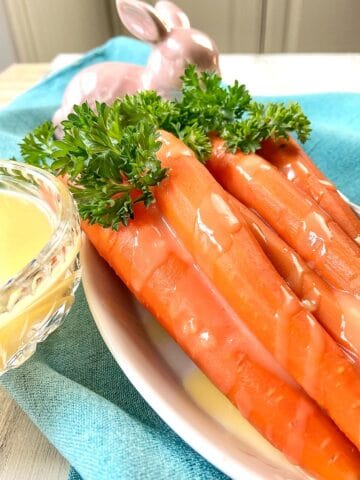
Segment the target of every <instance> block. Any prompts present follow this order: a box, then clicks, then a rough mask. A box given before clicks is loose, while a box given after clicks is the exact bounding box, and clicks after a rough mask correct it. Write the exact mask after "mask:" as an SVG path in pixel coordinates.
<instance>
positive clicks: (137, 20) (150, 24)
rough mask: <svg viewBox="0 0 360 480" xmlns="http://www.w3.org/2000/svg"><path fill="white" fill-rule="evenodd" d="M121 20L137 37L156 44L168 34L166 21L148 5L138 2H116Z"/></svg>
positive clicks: (132, 0) (127, 0) (126, 0)
mask: <svg viewBox="0 0 360 480" xmlns="http://www.w3.org/2000/svg"><path fill="white" fill-rule="evenodd" d="M116 6H117V10H118V13H119V17H120V20H121V21H122V23H123V24H124V25H125V27H126V28H127V29H128V30H129V32H130V33H132V34H133V35H134V36H135V37H137V38H139V39H140V40H143V41H145V42H151V43H156V42H159V41H160V40H162V39H163V38H164V37H165V36H166V35H167V33H168V31H167V28H166V26H165V23H164V21H163V20H162V19H161V18H160V16H159V15H158V13H157V12H156V11H155V9H154V8H153V7H152V6H151V5H149V4H148V3H145V2H141V1H138V0H116Z"/></svg>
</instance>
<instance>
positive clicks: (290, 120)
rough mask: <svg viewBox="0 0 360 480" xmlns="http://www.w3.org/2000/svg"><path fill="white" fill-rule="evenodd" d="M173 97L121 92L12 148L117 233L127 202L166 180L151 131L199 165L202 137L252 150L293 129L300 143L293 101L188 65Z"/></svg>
mask: <svg viewBox="0 0 360 480" xmlns="http://www.w3.org/2000/svg"><path fill="white" fill-rule="evenodd" d="M182 82H183V84H182V96H181V98H180V99H179V100H173V101H168V100H164V99H162V98H161V97H159V95H158V94H157V93H156V92H153V91H145V92H139V93H137V94H135V95H126V96H125V97H123V98H119V99H117V100H115V102H114V103H113V105H111V106H108V105H105V104H100V103H97V104H96V109H95V111H92V110H91V108H90V107H89V106H88V105H87V104H83V105H81V106H75V107H74V113H71V114H70V115H69V117H68V119H67V120H65V121H64V122H62V128H63V138H62V139H61V140H55V139H54V133H55V129H54V127H53V126H52V124H51V123H50V122H45V123H43V124H42V125H40V126H39V127H38V128H36V129H35V130H34V131H33V132H32V133H29V134H28V135H27V136H26V137H25V138H24V139H23V141H22V143H21V144H20V146H21V154H22V156H23V158H24V160H25V161H26V162H28V163H30V164H32V165H36V166H39V167H41V168H46V169H48V170H50V171H51V172H52V173H54V174H56V175H66V176H67V178H68V183H69V188H70V190H71V191H72V193H73V195H74V197H75V199H76V200H77V203H78V207H79V212H80V215H81V217H82V218H83V219H84V220H88V221H89V222H90V223H98V224H100V225H102V226H104V227H111V228H113V229H118V228H119V225H120V224H123V225H127V223H128V221H129V219H131V218H133V216H134V204H135V203H137V202H144V204H145V205H146V206H148V205H150V204H151V203H152V202H153V201H154V196H153V192H152V187H153V186H155V185H158V184H159V183H160V182H161V181H162V180H163V179H164V178H165V176H166V170H165V169H163V168H161V164H160V162H159V160H158V159H157V152H158V150H159V148H160V146H161V143H160V142H159V141H158V140H157V130H158V129H164V130H168V131H169V132H171V133H173V134H174V135H176V136H177V137H179V138H180V139H181V140H182V141H183V142H184V143H185V144H186V145H188V146H189V147H190V148H191V149H192V150H193V151H194V152H195V154H196V155H197V157H198V158H199V160H200V161H202V162H206V159H207V157H208V156H209V154H210V152H211V144H210V139H209V134H210V133H211V132H217V134H218V135H220V136H221V137H222V138H224V140H225V141H226V144H227V148H228V149H229V150H231V151H236V150H237V149H239V148H240V149H241V150H242V151H244V152H245V153H250V152H255V151H256V150H257V149H258V148H260V146H261V142H262V141H263V140H265V139H267V138H269V137H274V138H280V137H284V138H286V137H287V132H295V133H296V134H297V136H298V137H299V139H300V140H301V141H302V142H304V141H306V139H307V138H308V136H309V133H310V123H309V121H308V119H307V118H306V116H305V114H304V113H303V111H302V109H301V107H300V106H299V105H298V104H297V103H291V104H289V105H285V104H283V103H269V104H267V105H264V104H261V103H258V102H255V101H253V100H252V99H251V96H250V94H249V92H248V91H247V89H246V88H245V86H244V85H239V84H238V82H235V83H234V85H232V86H228V87H224V86H222V84H221V78H220V77H219V76H218V75H217V74H215V73H201V74H199V73H198V72H197V71H196V70H195V67H194V66H192V65H190V66H189V67H187V69H186V70H185V73H184V75H183V77H182Z"/></svg>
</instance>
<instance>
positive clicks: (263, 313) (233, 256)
mask: <svg viewBox="0 0 360 480" xmlns="http://www.w3.org/2000/svg"><path fill="white" fill-rule="evenodd" d="M160 139H161V141H162V147H161V149H160V151H159V152H158V158H159V159H160V160H161V164H162V166H163V167H165V168H169V176H168V178H166V179H165V180H164V181H163V182H161V184H160V185H159V186H158V187H156V188H155V189H154V193H155V197H156V200H157V203H158V205H159V208H160V209H161V211H162V212H163V214H164V216H165V217H166V219H167V221H169V223H170V224H171V226H172V228H173V229H174V230H175V232H176V234H177V235H178V236H179V238H180V239H181V240H182V241H183V242H184V244H185V246H186V248H187V249H188V250H189V252H190V253H191V254H192V255H193V257H194V259H195V261H196V262H197V263H198V264H199V265H200V267H201V269H202V270H203V271H204V273H205V274H206V275H207V276H208V277H209V278H210V280H211V281H212V282H213V283H214V285H215V287H216V288H217V289H218V290H219V291H220V292H221V294H222V295H223V296H224V297H225V298H226V300H227V301H228V302H229V303H230V305H231V306H232V307H233V309H234V310H235V311H236V313H237V314H238V315H239V316H241V318H243V319H244V321H246V323H247V325H248V327H249V329H250V330H251V331H252V332H253V333H254V334H255V335H256V337H257V338H258V339H259V340H260V341H261V343H262V344H263V345H264V346H265V347H266V348H267V349H268V350H269V351H270V352H271V353H272V354H273V355H274V356H275V358H276V359H277V360H278V361H279V363H280V364H281V365H282V366H283V367H284V368H285V369H286V370H287V371H288V372H289V373H290V375H292V376H293V378H294V379H295V380H296V381H297V382H298V383H299V384H300V385H301V386H302V387H303V388H304V389H305V391H306V392H307V393H308V394H309V395H310V396H311V397H312V398H313V399H315V400H316V401H317V403H318V404H319V405H320V406H321V407H322V408H323V409H325V410H326V411H327V412H328V413H329V415H330V416H331V417H332V419H333V420H334V421H335V423H336V424H337V425H338V426H339V428H340V429H341V430H342V431H343V432H344V433H345V434H346V435H347V436H348V437H349V439H350V440H351V441H352V442H353V443H354V444H355V445H356V446H357V447H358V448H359V447H360V432H359V425H360V402H359V398H360V377H359V375H358V374H357V372H356V371H355V369H354V367H353V366H352V365H351V364H350V363H349V361H348V360H347V359H346V357H345V356H344V354H343V353H342V352H341V350H340V348H339V347H338V346H337V345H336V343H335V342H334V341H333V340H332V338H331V337H330V336H329V335H328V334H327V333H326V332H325V330H324V329H323V328H322V327H321V326H320V324H318V323H317V321H316V320H315V319H314V317H313V316H312V315H311V314H310V313H309V312H308V311H307V310H306V309H305V308H304V307H303V306H302V304H301V303H300V301H299V299H298V298H297V297H296V296H295V294H294V293H293V292H292V291H291V290H290V289H289V287H288V285H287V284H286V283H285V281H284V280H283V279H282V278H281V277H280V276H279V274H278V273H277V272H276V270H275V268H274V267H273V265H272V264H271V263H270V261H269V260H268V258H267V257H266V255H265V253H264V252H263V251H262V249H261V247H260V246H259V244H258V243H257V241H256V239H255V238H254V237H253V235H252V233H251V232H250V230H249V228H248V226H247V224H246V222H245V220H244V219H243V218H242V217H241V216H240V215H237V213H236V212H234V211H233V209H232V208H231V207H230V206H229V203H228V201H227V194H226V192H225V191H224V190H223V189H222V188H221V186H220V185H219V184H218V183H217V182H216V181H215V179H214V178H213V177H212V176H211V174H210V173H209V172H208V171H207V170H206V168H205V167H204V166H203V165H201V164H200V163H199V162H198V161H197V160H196V157H195V155H194V154H193V152H192V151H191V150H190V149H189V148H187V147H185V145H184V144H183V143H182V142H181V141H180V140H178V139H177V138H175V137H174V136H173V135H171V134H169V133H167V132H164V131H162V132H161V134H160ZM279 175H280V173H279ZM284 180H285V181H286V179H284ZM349 242H350V243H351V244H353V242H352V241H351V240H350V239H349ZM354 245H355V244H354Z"/></svg>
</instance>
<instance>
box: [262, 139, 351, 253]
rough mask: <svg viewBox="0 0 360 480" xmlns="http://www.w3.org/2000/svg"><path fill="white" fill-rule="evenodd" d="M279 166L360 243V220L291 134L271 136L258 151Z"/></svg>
mask: <svg viewBox="0 0 360 480" xmlns="http://www.w3.org/2000/svg"><path fill="white" fill-rule="evenodd" d="M257 153H258V154H259V155H260V156H262V157H264V158H265V159H266V160H269V162H271V163H272V164H273V165H275V167H277V168H278V169H279V170H280V171H281V172H282V173H283V174H284V175H285V176H286V178H287V179H288V180H289V181H291V182H293V183H294V184H295V185H296V186H298V187H299V188H300V189H301V190H302V191H303V192H305V193H306V194H307V195H309V196H310V197H311V198H313V199H314V200H315V202H317V203H318V204H319V205H320V207H321V208H322V209H323V210H325V211H326V212H327V213H328V214H329V215H330V216H331V217H332V218H333V220H335V222H337V223H338V224H339V225H340V227H341V228H342V229H343V230H344V232H346V233H347V234H348V235H349V236H350V237H351V238H352V239H353V240H354V241H355V242H357V243H358V244H359V245H360V220H359V218H358V217H357V215H356V214H355V213H354V211H353V210H352V209H351V207H350V206H349V205H348V204H347V203H346V202H345V200H344V199H343V198H342V197H341V196H340V195H339V193H338V191H337V189H336V187H335V185H334V184H333V183H331V182H330V181H329V179H327V178H326V177H325V175H324V174H323V173H322V172H321V171H320V170H319V169H318V168H317V166H316V165H315V164H314V162H313V161H312V160H311V159H310V157H309V156H308V155H307V154H306V153H305V151H304V150H303V149H302V148H301V146H300V145H299V144H298V143H297V142H296V141H295V140H294V139H293V138H292V137H291V136H289V138H288V139H284V138H280V139H279V140H276V141H275V140H273V139H268V140H265V141H264V142H263V143H262V146H261V149H260V150H259V151H258V152H257Z"/></svg>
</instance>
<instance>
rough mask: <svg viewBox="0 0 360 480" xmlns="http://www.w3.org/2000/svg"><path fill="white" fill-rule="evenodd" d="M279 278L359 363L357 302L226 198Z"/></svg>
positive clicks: (240, 204) (359, 312) (259, 219)
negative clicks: (334, 286) (331, 284)
mask: <svg viewBox="0 0 360 480" xmlns="http://www.w3.org/2000/svg"><path fill="white" fill-rule="evenodd" d="M229 197H230V198H229V202H230V205H231V207H232V208H234V209H235V210H236V209H237V210H238V211H239V213H240V214H241V215H242V216H243V217H244V219H245V220H246V222H247V224H248V226H249V228H250V229H251V231H252V233H253V234H254V236H255V238H256V240H257V241H258V242H259V244H260V246H261V248H262V249H263V250H264V252H265V253H266V255H267V256H268V258H269V259H270V260H271V262H272V264H273V265H274V266H275V268H276V270H277V271H278V272H279V274H280V275H281V276H282V277H283V278H284V279H285V280H286V282H287V284H288V285H289V286H290V288H291V289H292V290H293V291H294V292H295V293H296V295H297V296H298V297H299V298H300V300H301V301H302V303H303V305H305V306H306V308H308V310H310V311H311V312H312V313H313V315H314V316H315V317H316V318H317V320H319V322H320V323H321V324H322V325H323V327H324V328H325V329H326V330H327V331H328V332H329V333H330V335H331V336H332V337H333V338H334V340H336V342H337V343H339V344H341V345H342V346H343V347H344V349H345V351H346V352H347V353H349V354H350V356H351V357H352V358H354V359H355V360H356V361H357V362H360V301H359V300H358V299H356V298H355V297H354V296H352V295H348V294H346V293H344V292H340V291H338V290H336V289H334V288H331V286H330V285H329V284H327V283H326V282H325V281H324V280H323V279H322V278H321V277H319V275H317V274H316V273H315V272H314V271H313V270H311V268H310V267H308V265H307V264H306V262H304V260H303V259H302V258H301V257H300V255H299V254H297V253H296V252H295V250H293V249H292V248H291V247H289V246H288V245H287V244H286V243H285V242H284V241H283V240H282V239H281V238H280V237H279V236H278V235H277V234H276V232H275V231H274V230H273V229H272V228H270V227H269V226H268V225H266V224H265V222H264V221H263V220H261V218H260V217H259V216H258V215H256V214H255V213H254V212H252V211H251V210H249V209H248V208H247V207H245V206H244V205H243V204H242V203H241V202H239V201H237V200H236V199H235V198H234V197H232V196H231V195H229Z"/></svg>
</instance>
